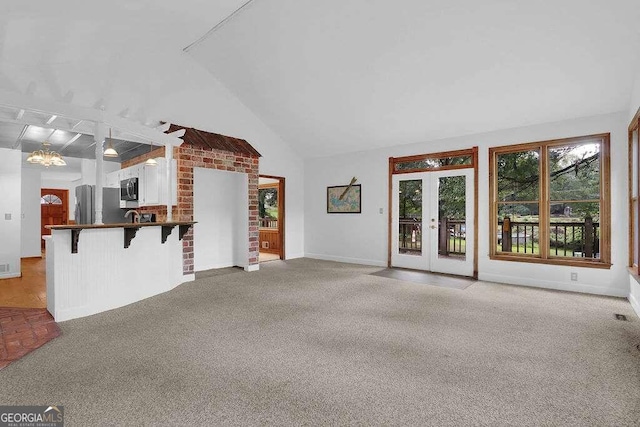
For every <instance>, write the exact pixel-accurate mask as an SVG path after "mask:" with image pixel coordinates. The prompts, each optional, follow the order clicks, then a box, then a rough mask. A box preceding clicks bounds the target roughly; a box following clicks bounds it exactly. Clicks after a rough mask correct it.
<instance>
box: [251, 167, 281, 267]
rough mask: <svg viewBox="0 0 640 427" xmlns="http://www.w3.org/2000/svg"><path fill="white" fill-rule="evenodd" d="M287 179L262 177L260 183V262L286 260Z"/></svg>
mask: <svg viewBox="0 0 640 427" xmlns="http://www.w3.org/2000/svg"><path fill="white" fill-rule="evenodd" d="M284 185H285V179H284V178H283V177H280V176H272V175H260V177H259V181H258V221H259V230H260V262H267V261H273V260H278V259H282V260H283V259H285V255H284V254H285V251H284V242H285V240H284V230H285V228H284V221H285V198H284V194H285V192H284V191H285V187H284Z"/></svg>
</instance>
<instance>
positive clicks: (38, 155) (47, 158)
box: [27, 141, 67, 167]
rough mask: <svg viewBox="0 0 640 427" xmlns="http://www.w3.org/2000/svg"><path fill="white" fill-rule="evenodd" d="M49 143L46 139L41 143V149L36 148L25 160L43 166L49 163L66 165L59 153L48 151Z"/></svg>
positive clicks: (49, 164)
mask: <svg viewBox="0 0 640 427" xmlns="http://www.w3.org/2000/svg"><path fill="white" fill-rule="evenodd" d="M50 145H51V144H49V143H48V142H47V141H45V142H43V143H42V150H36V151H34V152H33V153H31V154H29V157H27V162H29V163H34V164H38V163H39V164H41V165H44V166H45V167H49V166H51V165H54V166H66V165H67V162H65V161H64V159H63V158H62V156H60V154H58V153H56V152H55V151H49V146H50Z"/></svg>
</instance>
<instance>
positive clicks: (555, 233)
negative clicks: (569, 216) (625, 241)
mask: <svg viewBox="0 0 640 427" xmlns="http://www.w3.org/2000/svg"><path fill="white" fill-rule="evenodd" d="M505 224H506V225H505ZM539 242H540V225H539V223H537V222H520V221H512V220H511V219H510V218H509V217H505V219H504V220H503V221H499V222H498V250H500V251H501V252H515V253H525V254H538V253H540V250H539ZM549 244H550V254H551V255H554V256H567V257H586V258H599V257H600V223H598V222H593V220H592V219H591V218H589V217H587V218H585V220H584V221H580V222H577V221H572V222H551V224H550V227H549Z"/></svg>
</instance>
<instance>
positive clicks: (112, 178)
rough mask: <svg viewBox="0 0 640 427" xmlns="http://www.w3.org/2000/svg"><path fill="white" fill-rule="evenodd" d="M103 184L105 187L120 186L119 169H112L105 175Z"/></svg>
mask: <svg viewBox="0 0 640 427" xmlns="http://www.w3.org/2000/svg"><path fill="white" fill-rule="evenodd" d="M104 186H105V187H107V188H120V171H119V170H117V171H113V172H111V173H108V174H107V175H106V176H105V180H104Z"/></svg>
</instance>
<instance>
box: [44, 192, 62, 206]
mask: <svg viewBox="0 0 640 427" xmlns="http://www.w3.org/2000/svg"><path fill="white" fill-rule="evenodd" d="M40 204H41V205H61V204H62V199H60V197H58V196H56V195H55V194H45V195H44V196H42V197H40Z"/></svg>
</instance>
